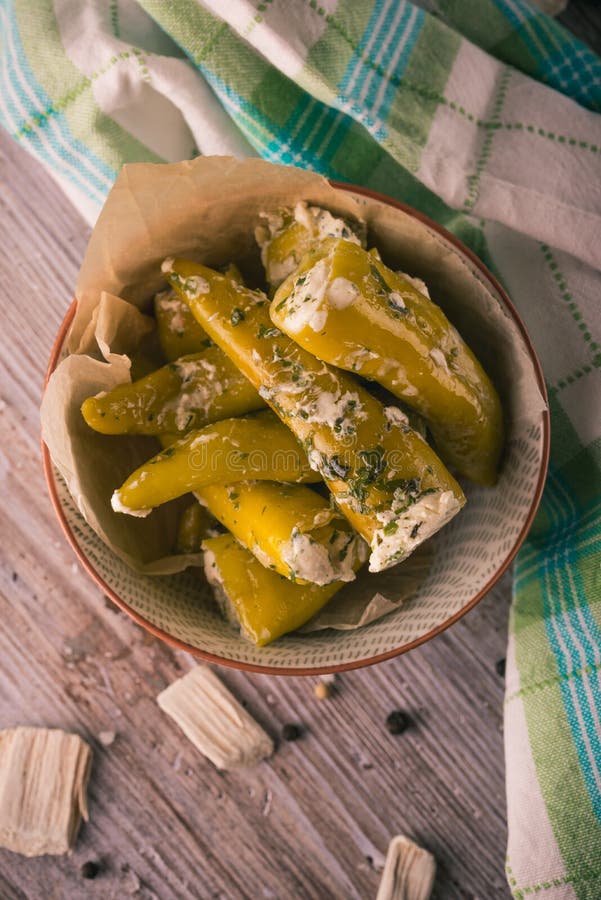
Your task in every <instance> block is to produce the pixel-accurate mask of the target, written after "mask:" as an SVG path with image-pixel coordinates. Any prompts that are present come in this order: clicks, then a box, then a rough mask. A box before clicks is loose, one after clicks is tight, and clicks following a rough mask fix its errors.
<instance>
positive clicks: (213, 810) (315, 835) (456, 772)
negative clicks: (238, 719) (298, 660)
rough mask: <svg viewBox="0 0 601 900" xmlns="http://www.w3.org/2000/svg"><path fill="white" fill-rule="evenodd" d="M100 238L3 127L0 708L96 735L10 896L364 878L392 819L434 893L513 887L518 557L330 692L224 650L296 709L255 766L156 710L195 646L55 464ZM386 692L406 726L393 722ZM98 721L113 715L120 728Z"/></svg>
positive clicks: (358, 887) (7, 884)
mask: <svg viewBox="0 0 601 900" xmlns="http://www.w3.org/2000/svg"><path fill="white" fill-rule="evenodd" d="M587 10H588V13H587ZM587 14H588V15H590V16H592V17H593V18H592V19H590V21H596V22H597V24H598V25H600V24H601V23H599V17H598V13H597V12H596V11H595V8H594V4H592V3H587V2H581V3H573V4H572V7H571V10H570V12H569V13H568V14H564V16H563V17H562V18H563V20H564V22H566V23H567V24H568V25H569V24H573V26H574V28H575V30H578V29H582V30H583V32H584V33H583V36H584V37H585V39H586V38H587V37H588V38H589V40H591V42H594V38H595V33H594V32H593V33H591V30H590V26H587V25H586V15H587ZM597 34H599V35H601V27H599V28H598V29H597ZM87 238H88V229H87V228H86V226H85V225H84V224H83V222H82V220H81V219H80V218H79V216H78V214H77V213H76V212H75V211H74V209H73V208H72V207H71V205H70V204H69V202H68V201H67V200H66V199H64V197H63V196H62V194H61V192H60V191H59V190H58V189H57V188H56V187H55V185H54V183H53V182H52V180H51V179H50V178H49V176H48V175H47V174H45V172H44V171H43V170H42V169H41V167H40V166H39V165H38V164H37V163H36V162H34V161H33V160H32V159H30V158H29V157H28V156H27V155H26V154H25V153H24V152H23V151H22V150H21V149H20V148H19V147H17V146H16V145H15V144H13V143H12V141H11V140H9V139H8V138H7V137H6V136H5V135H4V134H0V247H1V253H0V336H1V337H0V429H1V430H0V433H1V435H2V441H1V444H0V485H1V491H2V514H1V517H0V547H1V554H2V561H3V565H2V570H1V573H0V579H1V580H0V601H1V626H0V685H1V688H0V726H1V727H9V726H13V725H17V724H33V725H44V726H53V727H60V728H64V729H67V730H70V731H76V732H78V733H79V734H81V735H82V736H83V737H85V738H86V740H88V741H89V742H90V744H91V745H92V747H93V749H94V767H93V773H92V779H91V783H90V791H89V799H90V813H91V820H90V822H89V823H88V824H87V825H85V826H84V827H83V829H82V831H81V833H80V837H79V840H78V841H77V845H76V848H75V850H74V852H73V853H72V855H70V856H65V857H45V858H38V859H33V860H27V859H24V858H22V857H20V856H17V855H15V854H11V853H9V852H7V851H0V896H1V897H2V898H6V900H12V898H23V897H27V898H36V900H37V898H40V897H44V898H53V897H56V898H69V900H78V898H83V897H86V898H88V897H98V898H103V900H104V898H113V897H114V898H119V900H121V898H123V897H127V896H129V895H132V896H133V895H135V896H137V897H141V898H150V897H158V898H161V900H167V898H177V900H180V898H218V897H219V898H227V900H237V898H253V900H256V898H262V897H264V898H277V900H280V898H281V900H287V898H295V900H299V898H316V900H327V898H336V900H342V898H344V900H347V898H348V900H351V898H361V900H364V898H365V900H366V898H371V897H374V896H375V892H376V890H377V886H378V883H379V878H380V870H381V866H382V863H383V857H384V855H385V853H386V848H387V845H388V841H389V839H390V838H391V837H392V836H393V835H395V834H398V833H404V834H407V835H409V836H411V837H413V838H414V839H415V840H417V841H418V842H419V843H420V844H422V845H423V846H425V847H427V848H428V849H430V850H431V851H432V852H433V853H434V854H435V856H436V859H437V861H438V876H437V882H436V888H435V893H434V896H435V897H437V898H441V900H454V898H457V900H469V898H476V897H479V898H486V900H492V898H497V897H507V896H509V892H508V888H507V886H506V882H505V877H504V873H503V862H504V852H505V840H506V823H505V797H504V772H503V749H502V705H503V678H502V676H500V675H499V674H498V673H497V671H496V666H495V664H496V663H497V661H498V660H501V659H502V658H503V656H504V654H505V640H506V629H507V615H508V609H509V598H510V579H509V577H508V576H506V577H505V578H504V579H503V580H502V581H501V582H500V583H499V584H498V585H497V587H496V588H495V589H494V590H493V591H492V592H491V593H490V594H489V595H488V596H487V597H486V598H485V599H484V600H483V601H482V602H481V603H480V604H479V606H478V607H477V608H476V609H475V610H474V611H472V612H471V613H470V614H469V615H468V616H467V617H466V618H465V619H463V620H462V621H461V622H460V623H458V624H457V625H455V626H454V627H453V628H452V629H451V630H449V631H448V632H446V633H444V634H442V635H441V636H440V637H438V638H436V639H435V640H433V641H431V642H430V643H429V644H427V645H426V646H424V647H421V648H419V649H417V650H414V651H413V652H411V653H410V654H408V655H406V656H404V657H401V658H398V659H395V660H393V661H391V662H388V663H384V664H382V665H379V666H376V667H374V668H371V669H364V670H362V671H357V672H353V673H349V674H345V675H342V676H340V677H339V678H338V682H337V690H336V693H335V695H334V696H333V697H332V698H331V699H329V700H325V701H319V700H317V699H316V698H315V696H314V694H313V686H314V682H315V680H314V679H311V678H275V677H268V676H261V675H246V674H243V673H240V672H234V671H231V670H221V671H220V675H221V676H222V677H223V680H224V681H225V682H226V684H228V685H229V686H230V687H231V688H232V689H233V691H234V692H235V693H236V695H237V696H238V697H239V698H240V699H242V700H244V701H245V702H246V703H247V704H248V708H249V709H250V710H251V711H252V712H253V714H254V715H255V716H256V717H257V719H258V720H259V721H260V722H261V723H262V724H263V725H264V727H265V728H266V729H267V731H268V732H269V733H270V734H271V735H273V737H274V738H277V737H278V735H279V732H280V729H281V727H282V726H283V725H284V724H285V723H287V722H295V723H299V724H302V726H303V734H302V737H301V739H300V740H298V741H296V742H294V743H286V742H283V741H280V742H279V746H278V749H277V752H276V754H275V756H274V757H273V759H272V760H270V761H269V762H267V763H262V764H261V765H259V766H257V767H256V768H254V769H250V770H246V771H242V772H238V773H229V774H223V773H220V772H218V771H217V770H216V769H214V768H213V766H212V765H211V764H210V763H209V762H208V761H207V760H205V759H204V757H202V756H200V755H199V754H198V753H197V752H196V751H195V750H194V748H193V747H192V746H191V744H189V742H188V741H187V740H186V739H185V738H184V736H183V735H182V733H181V732H180V731H179V730H178V729H177V728H176V727H175V726H173V725H172V723H171V722H170V720H168V719H167V718H166V717H165V716H164V714H163V713H162V712H161V711H160V710H159V708H158V706H157V704H156V695H157V694H158V693H159V691H160V690H162V688H164V687H165V686H166V685H167V684H168V683H170V682H171V681H172V680H174V679H175V678H177V677H178V676H180V675H181V674H182V673H184V672H185V671H187V670H188V669H189V668H190V667H191V666H192V665H194V661H193V660H192V659H191V658H190V657H189V656H187V655H186V654H184V653H181V652H178V651H174V650H172V649H171V648H170V647H169V646H167V645H166V644H164V643H162V642H160V641H158V640H156V639H154V638H152V637H151V636H149V635H148V634H147V633H146V632H145V631H144V630H143V629H141V628H139V627H138V626H136V625H135V624H134V623H133V622H132V621H130V620H129V619H128V618H127V617H126V616H125V615H124V614H123V613H121V612H119V611H118V610H117V609H116V608H115V607H114V606H113V605H112V604H111V603H110V602H109V601H107V600H106V598H104V597H103V595H102V594H101V593H100V591H99V590H98V588H97V587H96V586H95V585H94V584H93V583H92V582H91V581H90V580H89V578H88V577H87V576H86V575H85V573H84V572H83V570H82V569H81V568H80V567H79V565H78V564H77V563H76V561H75V557H74V555H73V553H72V551H71V549H70V547H69V546H68V545H67V543H66V541H65V539H64V537H63V535H62V533H61V531H60V529H59V526H58V523H57V521H56V519H55V516H54V513H53V511H52V508H51V506H50V501H49V499H48V496H47V493H46V487H45V484H44V479H43V475H42V467H41V459H40V437H39V415H38V408H39V403H40V396H41V392H42V382H43V375H44V370H45V366H46V362H47V359H48V355H49V352H50V348H51V345H52V342H53V339H54V336H55V334H56V332H57V330H58V327H59V325H60V322H61V320H62V318H63V316H64V314H65V312H66V310H67V307H68V305H69V302H70V299H71V297H72V294H73V285H74V282H75V277H76V273H77V269H78V266H79V263H80V260H81V257H82V254H83V251H84V248H85V245H86V241H87ZM393 709H403V710H406V711H407V712H408V713H409V714H410V715H411V716H412V718H413V720H414V727H412V728H411V729H410V730H408V731H407V732H405V733H404V734H402V735H399V736H392V735H391V734H389V732H388V731H387V729H386V725H385V720H386V717H387V715H388V714H389V713H390V712H391V711H392V710H393ZM104 731H114V732H115V733H116V737H115V740H114V742H113V743H112V744H111V745H110V746H108V747H107V746H104V745H103V744H102V742H101V741H100V740H99V735H100V733H101V732H104ZM88 860H93V861H96V862H99V863H100V865H101V870H100V873H99V874H98V876H97V877H96V879H95V880H93V881H89V880H84V879H83V878H82V876H81V874H80V868H81V866H82V864H83V863H84V862H86V861H88Z"/></svg>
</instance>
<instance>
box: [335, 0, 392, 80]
mask: <svg viewBox="0 0 601 900" xmlns="http://www.w3.org/2000/svg"><path fill="white" fill-rule="evenodd" d="M387 7H388V10H387ZM394 9H395V3H394V2H393V0H376V2H375V3H374V6H373V9H372V13H371V16H370V17H369V21H368V23H367V25H366V26H365V30H364V32H363V34H362V35H361V38H360V40H359V42H358V43H357V44H356V50H355V51H354V53H353V55H352V56H351V58H350V60H349V62H348V64H347V67H346V69H345V72H344V75H343V76H342V79H341V80H340V83H339V85H338V91H339V92H340V94H341V95H344V96H347V95H349V88H351V91H350V95H352V93H353V83H354V81H356V80H358V81H359V82H360V83H362V81H363V79H362V77H361V69H362V68H365V63H364V62H363V56H364V55H366V51H367V50H368V49H369V50H370V51H371V47H372V46H373V45H375V46H376V47H377V46H378V40H379V36H380V32H381V27H382V25H384V24H385V23H386V21H387V17H388V15H391V16H392V14H393V11H394ZM383 15H384V16H385V18H384V22H380V18H381V16H383ZM367 55H368V56H369V53H368V54H367ZM355 74H356V77H355Z"/></svg>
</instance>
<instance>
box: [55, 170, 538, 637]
mask: <svg viewBox="0 0 601 900" xmlns="http://www.w3.org/2000/svg"><path fill="white" fill-rule="evenodd" d="M298 200H308V201H310V202H312V203H316V204H318V205H322V206H325V207H327V208H328V209H330V210H331V211H332V212H333V213H336V214H339V215H345V216H347V217H350V218H364V219H365V220H366V222H367V224H368V229H369V237H370V241H371V243H372V244H375V245H377V246H378V248H379V249H380V250H381V252H382V255H383V257H384V259H385V261H386V262H387V263H388V264H389V265H391V266H393V267H395V268H402V269H403V270H404V271H406V272H409V273H410V274H412V275H418V276H419V277H421V278H423V279H424V280H425V281H426V283H427V284H428V286H429V288H430V289H431V293H432V296H433V298H434V299H435V300H436V302H439V303H440V304H441V306H443V308H444V309H445V310H446V311H447V314H448V315H449V317H450V318H451V320H452V321H453V322H454V324H456V325H457V326H458V327H459V329H460V331H461V332H462V334H463V336H464V337H465V339H466V340H467V341H468V343H469V344H470V346H472V348H473V349H474V350H475V352H476V354H477V355H478V356H479V357H480V359H481V361H482V363H483V364H484V366H485V368H487V369H488V371H489V373H490V374H491V376H492V377H493V380H494V381H495V383H496V384H497V387H498V388H499V390H500V393H501V396H502V399H503V400H504V401H505V411H506V414H507V418H508V422H509V424H511V422H515V421H518V420H519V421H522V420H524V419H526V420H528V421H532V423H535V422H538V421H540V412H541V410H542V409H543V407H544V401H543V398H542V396H541V394H540V391H539V390H538V388H537V386H536V383H535V382H534V380H533V379H532V376H531V363H530V361H529V359H528V357H527V354H526V352H525V349H524V347H523V343H522V342H521V340H520V339H519V335H518V332H517V328H516V326H515V324H514V323H513V321H512V320H511V319H510V317H509V316H508V314H507V313H506V312H505V311H504V310H503V309H502V308H501V307H500V305H499V304H498V302H497V301H496V299H495V298H494V297H493V296H492V295H491V293H490V292H489V290H488V288H487V287H486V286H485V284H484V283H483V282H482V281H481V279H480V277H479V276H478V275H476V274H475V273H474V271H473V270H472V268H470V267H469V266H468V265H466V263H465V261H464V260H463V258H462V257H461V256H460V255H459V254H458V253H457V252H456V251H455V250H454V249H453V248H450V247H449V245H447V244H446V243H445V242H444V241H443V240H442V239H441V238H440V236H439V235H438V234H437V233H436V232H434V231H431V230H430V229H429V228H427V227H426V226H425V225H423V224H422V223H421V222H419V221H418V220H417V219H415V218H413V217H412V216H409V215H406V214H405V213H403V212H401V211H399V210H395V209H392V208H389V207H385V206H383V205H381V204H379V203H376V202H373V201H371V200H368V199H367V198H363V197H357V200H355V199H353V198H352V197H351V196H349V194H347V193H346V192H342V191H339V190H336V189H335V188H333V187H332V186H331V185H330V184H329V183H328V182H327V181H326V180H325V179H324V178H322V177H321V176H318V175H315V174H313V173H311V172H306V171H303V170H300V169H296V168H293V167H284V166H274V165H272V164H270V163H266V162H264V161H262V160H256V159H248V160H242V161H240V160H235V159H231V158H229V157H201V158H198V159H196V160H193V161H186V162H182V163H177V164H172V165H154V164H149V163H140V164H134V165H127V166H124V167H123V169H122V171H121V174H120V175H119V178H118V179H117V181H116V183H115V185H114V187H113V189H112V190H111V192H110V194H109V196H108V198H107V201H106V203H105V206H104V208H103V210H102V212H101V214H100V217H99V219H98V222H97V224H96V227H95V228H94V231H93V233H92V236H91V238H90V242H89V245H88V248H87V251H86V254H85V257H84V261H83V264H82V268H81V271H80V274H79V278H78V281H77V288H76V296H77V311H76V315H75V318H74V321H73V325H72V327H71V330H70V332H69V335H68V337H67V341H66V348H67V354H68V355H67V356H66V358H65V359H63V360H62V361H61V362H60V363H59V365H58V366H57V368H56V370H55V372H54V373H53V375H52V376H51V378H50V381H49V383H48V386H47V389H46V392H45V395H44V399H43V403H42V410H41V418H42V428H43V436H44V440H45V441H46V443H47V445H48V448H49V450H50V454H51V456H52V460H53V462H54V464H55V465H56V467H57V469H58V470H59V472H60V473H61V475H62V476H63V477H64V478H65V481H66V483H67V485H68V487H69V490H70V492H71V494H72V495H73V498H74V500H75V502H76V504H77V506H78V508H79V510H80V511H81V513H82V515H83V516H84V518H85V519H86V521H87V522H88V523H89V525H90V526H91V527H92V528H93V529H94V531H96V533H97V534H98V535H99V536H100V537H101V538H102V540H103V541H104V542H105V543H106V544H107V545H108V546H109V547H111V549H112V550H113V551H114V552H115V553H116V554H117V555H118V556H119V557H120V558H121V559H123V560H125V561H126V562H127V563H128V564H129V565H130V566H131V567H132V568H133V569H134V570H136V571H139V572H145V573H150V574H169V573H173V572H177V571H181V570H182V569H183V568H185V567H186V566H188V565H199V564H200V562H201V558H200V554H191V555H186V556H182V555H179V556H176V555H172V553H171V550H172V547H173V546H174V541H175V534H176V522H177V516H178V512H179V509H180V507H181V503H180V502H178V501H175V502H173V503H169V504H166V505H165V506H163V507H160V508H159V509H157V510H155V511H154V512H153V513H152V514H151V515H150V516H148V517H147V518H146V519H136V518H133V517H131V516H124V515H120V514H117V513H114V512H113V511H112V509H111V506H110V497H111V494H112V492H113V490H114V489H115V488H116V487H118V486H119V485H120V484H121V483H122V482H123V481H124V480H125V478H126V477H127V476H128V475H129V474H130V473H131V471H132V470H133V469H134V468H136V467H137V466H138V465H140V463H141V462H143V461H144V460H145V459H147V458H149V457H150V456H152V455H153V454H154V453H155V452H156V450H157V447H158V445H157V442H156V441H155V440H154V439H152V438H145V437H133V436H132V437H122V436H105V435H99V434H96V433H95V432H94V431H92V430H91V429H90V428H89V427H88V426H87V425H86V424H85V422H84V421H83V418H82V417H81V413H80V406H81V403H82V402H83V400H84V399H86V398H87V397H89V396H90V395H92V394H95V393H97V392H99V391H101V390H110V389H111V388H112V387H114V386H115V385H117V384H119V383H122V382H125V381H130V368H131V361H130V357H131V355H132V354H133V353H135V352H136V350H137V349H138V348H139V346H140V343H141V342H142V341H143V340H144V339H145V338H146V337H147V336H148V333H149V330H150V329H152V327H153V323H152V320H151V319H149V317H148V316H145V315H143V311H149V310H150V307H151V303H152V297H153V295H154V294H155V292H156V291H157V290H160V289H163V288H164V287H165V280H164V276H163V275H162V274H161V271H160V266H161V263H162V261H163V259H164V258H165V257H166V256H173V255H182V256H187V257H190V258H194V259H198V260H200V261H202V262H204V263H205V264H207V265H209V266H221V265H225V264H227V263H229V262H231V261H235V262H237V263H238V264H239V265H240V267H241V268H242V270H243V272H244V273H245V274H246V276H247V278H249V279H253V280H255V281H257V282H258V281H260V280H262V273H261V267H260V261H259V253H258V250H257V247H256V244H255V240H254V228H255V225H256V224H257V221H258V216H259V213H260V212H262V211H270V210H276V209H277V208H278V207H281V206H290V205H293V204H294V203H296V202H297V201H298ZM251 283H252V282H251ZM501 347H502V350H503V352H502V353H499V349H500V348H501ZM500 358H502V359H503V367H502V368H501V367H500V366H499V363H498V361H499V359H500ZM508 360H510V365H509V366H508V365H507V361H508ZM510 378H511V379H513V381H514V384H515V380H516V379H517V380H518V382H521V383H520V390H518V391H515V390H513V391H512V392H511V400H510V399H509V391H508V386H509V382H508V379H510ZM429 558H430V554H429V552H428V551H427V550H425V551H424V552H423V553H421V554H414V556H413V557H410V559H409V560H408V561H407V562H405V563H402V564H401V565H400V566H396V567H395V568H394V569H392V570H389V571H388V572H385V573H381V575H379V576H373V575H368V574H367V573H361V574H360V576H359V577H358V578H357V580H356V582H353V584H352V585H350V586H348V587H346V588H345V589H344V591H343V592H342V593H341V595H340V596H339V597H337V598H334V599H333V600H332V601H330V603H329V604H328V606H327V607H326V609H324V611H323V612H322V613H320V614H319V616H317V617H316V618H315V619H314V620H313V621H312V622H311V623H310V625H309V626H308V627H309V628H311V629H315V628H326V627H333V628H340V629H351V628H356V627H359V626H360V625H363V624H366V623H367V622H368V621H374V619H376V618H378V617H380V616H382V615H385V614H386V613H387V612H389V611H390V610H391V609H395V608H397V607H398V605H399V603H401V602H402V601H403V600H404V599H407V598H408V597H409V596H411V595H412V594H413V593H414V592H415V590H416V588H417V586H418V585H419V583H420V581H421V580H422V578H423V577H425V572H426V570H427V565H428V564H429Z"/></svg>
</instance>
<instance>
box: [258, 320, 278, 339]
mask: <svg viewBox="0 0 601 900" xmlns="http://www.w3.org/2000/svg"><path fill="white" fill-rule="evenodd" d="M281 336H282V332H281V331H280V329H279V328H276V327H275V325H273V326H271V327H267V328H266V327H265V325H263V324H262V323H261V325H259V330H258V331H257V337H259V338H268V337H281Z"/></svg>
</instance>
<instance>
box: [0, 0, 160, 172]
mask: <svg viewBox="0 0 601 900" xmlns="http://www.w3.org/2000/svg"><path fill="white" fill-rule="evenodd" d="M15 11H16V15H17V20H18V24H19V32H20V35H21V40H22V42H23V46H24V49H25V52H26V54H27V60H28V62H29V65H30V66H31V68H32V69H33V71H34V74H35V76H36V78H37V80H38V82H39V84H40V85H41V86H42V87H43V88H44V89H45V91H46V92H47V93H48V94H49V96H50V98H51V100H52V108H51V109H49V110H48V111H47V112H48V116H49V117H50V116H52V115H54V112H55V111H57V110H60V111H61V112H63V113H64V115H65V117H66V119H67V122H68V124H69V128H70V130H71V132H72V134H73V135H74V137H76V138H78V139H79V140H81V141H82V142H84V143H85V144H86V145H87V146H88V147H89V148H90V150H91V151H92V153H94V154H96V156H98V157H99V158H100V159H102V160H103V161H104V162H105V163H106V165H107V166H110V167H111V168H112V169H114V170H115V172H117V171H118V170H119V169H120V167H121V165H122V164H123V162H124V161H125V160H127V161H133V160H137V161H140V162H163V160H162V158H161V157H159V156H157V155H156V154H155V153H153V152H152V151H151V150H149V149H148V147H146V146H145V145H144V144H143V143H141V141H138V140H137V139H136V138H135V137H133V136H132V135H131V134H129V133H128V132H127V131H126V130H125V129H124V128H122V127H121V126H120V125H119V124H117V122H115V120H114V119H112V118H111V117H110V116H107V115H105V114H104V113H103V112H102V111H101V110H100V109H99V107H98V105H97V103H96V101H95V99H94V93H93V82H94V80H95V79H94V78H93V77H92V78H89V77H87V76H85V75H83V74H82V73H81V72H80V71H79V69H77V68H76V66H75V65H74V64H73V63H72V62H71V60H70V59H69V58H68V57H67V55H66V53H65V50H64V47H63V44H62V41H61V38H60V34H59V31H58V26H57V22H56V18H55V14H54V6H53V4H52V2H51V0H36V11H35V15H32V10H31V3H30V2H29V0H15ZM125 52H126V53H127V51H125ZM130 53H132V54H133V49H131V50H130ZM128 57H129V54H128ZM128 57H126V56H125V55H124V54H123V55H121V56H120V57H113V59H111V60H109V61H107V63H106V64H105V66H104V67H102V69H99V70H98V73H97V76H98V77H99V76H100V75H101V74H103V73H104V72H105V71H108V70H109V69H110V68H112V67H113V66H119V65H121V64H122V63H123V61H124V60H125V59H127V58H128Z"/></svg>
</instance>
